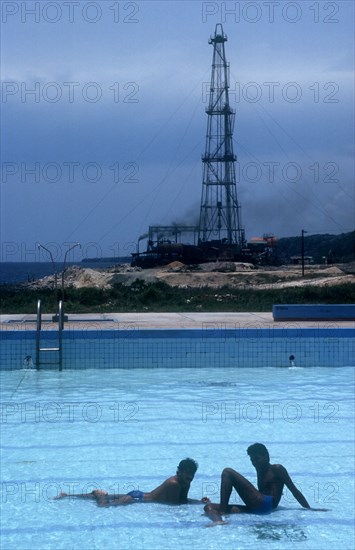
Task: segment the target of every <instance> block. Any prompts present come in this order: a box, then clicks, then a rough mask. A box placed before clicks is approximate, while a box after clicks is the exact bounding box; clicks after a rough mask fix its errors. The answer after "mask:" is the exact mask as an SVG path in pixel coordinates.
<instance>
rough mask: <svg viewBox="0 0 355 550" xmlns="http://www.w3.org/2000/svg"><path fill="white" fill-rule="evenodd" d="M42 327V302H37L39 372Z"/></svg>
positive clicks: (37, 360) (37, 361)
mask: <svg viewBox="0 0 355 550" xmlns="http://www.w3.org/2000/svg"><path fill="white" fill-rule="evenodd" d="M41 327H42V308H41V300H38V301H37V330H36V369H37V370H39V347H40V336H41Z"/></svg>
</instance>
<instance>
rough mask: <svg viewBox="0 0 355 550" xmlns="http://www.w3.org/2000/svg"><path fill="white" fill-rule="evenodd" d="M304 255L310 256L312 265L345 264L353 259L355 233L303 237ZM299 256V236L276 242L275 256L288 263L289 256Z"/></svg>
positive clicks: (354, 256) (354, 255) (354, 253)
mask: <svg viewBox="0 0 355 550" xmlns="http://www.w3.org/2000/svg"><path fill="white" fill-rule="evenodd" d="M304 254H305V256H312V257H313V260H314V263H324V257H326V258H327V261H328V263H345V262H350V261H352V260H354V259H355V231H351V232H350V233H341V234H340V235H329V234H327V233H326V234H324V235H305V236H304ZM300 255H301V236H299V237H284V238H282V239H279V240H278V243H277V256H278V258H279V259H280V260H281V261H282V262H289V261H290V258H291V256H300Z"/></svg>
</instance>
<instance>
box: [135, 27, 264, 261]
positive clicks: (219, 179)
mask: <svg viewBox="0 0 355 550" xmlns="http://www.w3.org/2000/svg"><path fill="white" fill-rule="evenodd" d="M226 42H227V36H226V35H225V34H224V32H223V27H222V25H221V24H217V25H216V28H215V33H214V36H211V38H210V40H209V44H211V45H212V46H213V57H212V73H211V81H210V89H209V102H208V107H207V108H206V114H207V132H206V145H205V152H204V154H203V156H202V164H203V181H202V195H201V206H200V218H199V225H198V226H185V225H177V224H175V225H172V226H159V225H158V226H150V227H149V232H148V235H143V236H142V237H140V238H139V240H138V250H137V252H136V253H134V254H132V266H140V267H154V266H157V265H167V264H169V263H171V262H173V261H181V262H182V263H184V264H187V265H190V264H198V263H205V262H211V261H217V260H219V261H221V260H222V261H247V262H252V263H256V261H258V258H259V259H260V258H262V257H264V256H266V255H269V253H270V250H271V249H272V247H273V246H274V239H273V237H272V236H264V237H263V238H262V239H261V240H262V241H264V242H265V246H262V247H261V249H260V247H259V249H258V251H253V250H252V248H251V247H249V246H247V242H246V240H245V231H244V227H243V226H242V222H241V208H240V204H239V202H238V196H237V186H236V172H235V162H236V160H237V157H236V155H235V154H234V150H233V130H234V120H235V110H234V109H232V108H231V106H230V102H229V63H227V60H226V53H225V43H226ZM143 238H147V239H148V242H147V250H146V251H145V252H139V241H140V240H141V239H143ZM186 243H189V244H186Z"/></svg>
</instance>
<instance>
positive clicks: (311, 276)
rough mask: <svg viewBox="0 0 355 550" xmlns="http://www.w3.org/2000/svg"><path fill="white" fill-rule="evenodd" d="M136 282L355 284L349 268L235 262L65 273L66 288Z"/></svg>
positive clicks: (48, 281) (49, 281)
mask: <svg viewBox="0 0 355 550" xmlns="http://www.w3.org/2000/svg"><path fill="white" fill-rule="evenodd" d="M348 265H349V264H348ZM345 271H347V273H346V272H345ZM350 271H353V272H354V271H355V270H351V269H350ZM136 279H139V280H143V281H145V282H147V283H148V282H154V281H164V282H165V283H167V284H168V285H170V286H173V287H180V288H202V287H210V288H221V287H223V286H227V287H229V288H244V289H260V290H261V289H269V288H273V289H278V288H280V289H281V288H290V287H302V286H303V287H304V286H332V285H339V284H344V283H348V284H354V283H355V275H353V274H352V273H349V268H348V267H347V269H346V270H345V269H344V270H343V266H306V268H305V276H304V277H302V273H301V268H300V266H282V267H280V268H264V267H263V268H260V267H258V268H255V267H254V266H252V265H251V264H245V263H243V264H241V263H234V262H228V263H227V262H224V263H222V262H221V263H219V264H216V263H215V264H201V265H199V266H194V267H188V266H184V265H183V264H181V263H180V262H174V263H173V264H170V265H169V266H166V267H158V268H154V269H144V270H142V269H140V268H132V267H130V266H128V265H117V266H114V267H112V268H110V269H109V270H106V271H105V270H102V269H100V268H98V269H89V268H82V267H77V266H74V267H72V268H69V269H68V270H66V272H65V286H66V287H69V286H72V287H74V288H85V287H87V288H110V287H111V286H112V285H114V284H117V283H122V284H125V285H131V284H132V283H133V282H134V281H135V280H136ZM57 281H58V287H60V285H61V274H58V276H57ZM53 284H54V276H49V277H45V278H43V279H39V280H37V281H33V282H31V283H27V284H26V285H25V286H26V287H27V288H46V287H50V288H52V287H53Z"/></svg>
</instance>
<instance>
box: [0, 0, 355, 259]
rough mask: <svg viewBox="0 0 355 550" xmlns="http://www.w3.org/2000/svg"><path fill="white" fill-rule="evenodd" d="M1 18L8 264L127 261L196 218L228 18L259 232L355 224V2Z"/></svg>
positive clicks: (178, 6)
mask: <svg viewBox="0 0 355 550" xmlns="http://www.w3.org/2000/svg"><path fill="white" fill-rule="evenodd" d="M1 9H2V14H1V15H2V39H1V50H2V54H1V68H2V96H1V110H2V122H1V146H2V158H1V168H2V177H1V241H2V254H1V260H2V261H12V260H14V261H35V260H39V259H41V260H45V259H47V258H46V257H45V256H43V254H42V253H41V255H39V253H38V251H37V249H36V243H38V242H40V243H42V244H44V245H46V246H48V248H50V249H51V251H52V253H53V256H54V257H55V259H56V260H61V259H63V256H64V254H65V251H66V250H68V247H69V246H70V245H71V244H73V243H75V242H80V243H81V244H82V249H81V250H79V249H76V251H75V253H74V252H72V253H70V256H69V257H68V259H70V260H74V259H75V260H79V259H81V258H82V256H90V257H95V256H101V255H103V256H107V255H118V254H119V255H122V256H123V255H127V254H129V253H130V252H133V251H135V248H136V243H137V240H138V237H139V236H140V235H142V234H143V233H145V232H146V231H147V229H148V226H149V225H153V224H171V223H173V222H181V223H189V224H194V223H197V221H198V216H199V206H200V197H201V187H202V163H201V155H202V154H203V152H204V146H205V133H206V124H207V115H206V114H205V108H206V107H207V100H208V97H207V92H208V82H209V79H210V74H211V61H212V46H211V45H209V44H208V39H209V37H210V35H211V34H213V33H214V29H215V25H216V23H222V24H223V29H224V32H225V33H226V34H227V36H228V42H227V43H226V53H227V59H228V61H229V62H230V70H231V78H230V80H231V82H230V99H231V103H232V107H233V108H235V109H236V123H235V132H234V140H235V153H236V154H237V156H238V165H237V174H238V198H239V201H240V203H241V206H242V220H243V224H244V226H245V231H246V237H247V239H248V238H251V237H253V236H257V235H260V234H263V233H265V232H273V233H274V234H275V235H277V236H279V237H284V236H290V235H298V234H300V232H301V229H305V230H307V231H308V232H309V233H342V232H346V231H351V230H353V229H354V163H353V153H354V111H353V92H354V90H353V69H354V65H353V58H354V33H353V24H354V3H353V2H351V1H337V2H317V1H316V2H314V1H312V2H308V1H298V2H288V1H283V0H281V1H279V2H276V1H275V2H273V1H270V2H266V1H250V2H244V1H243V2H242V1H241V2H199V1H196V0H194V1H164V2H163V1H161V2H155V1H144V2H131V1H124V0H121V1H120V2H115V1H114V0H108V1H98V2H79V1H54V2H52V1H51V2H49V1H48V2H47V1H45V0H44V1H41V2H38V1H37V2H22V1H21V2H13V1H11V2H5V1H4V2H2V4H1ZM143 247H144V244H141V249H142V248H143Z"/></svg>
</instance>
